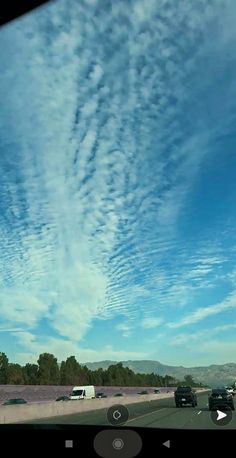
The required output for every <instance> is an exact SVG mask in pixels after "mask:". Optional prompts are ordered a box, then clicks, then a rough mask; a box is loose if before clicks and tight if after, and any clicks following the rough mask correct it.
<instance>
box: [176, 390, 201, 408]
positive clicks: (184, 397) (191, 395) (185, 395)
mask: <svg viewBox="0 0 236 458" xmlns="http://www.w3.org/2000/svg"><path fill="white" fill-rule="evenodd" d="M174 398H175V405H176V407H182V406H183V405H188V404H190V405H191V406H192V407H196V406H197V395H196V392H195V391H194V390H193V389H192V387H191V386H178V388H177V389H176V391H175V392H174Z"/></svg>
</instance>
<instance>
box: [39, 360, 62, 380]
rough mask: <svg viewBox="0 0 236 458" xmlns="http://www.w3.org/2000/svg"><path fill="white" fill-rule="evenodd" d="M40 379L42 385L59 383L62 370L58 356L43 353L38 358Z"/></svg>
mask: <svg viewBox="0 0 236 458" xmlns="http://www.w3.org/2000/svg"><path fill="white" fill-rule="evenodd" d="M37 362H38V367H39V369H38V381H39V384H40V385H58V384H59V383H60V371H59V366H58V363H57V358H55V356H54V355H52V354H51V353H42V354H41V355H39V359H38V361H37Z"/></svg>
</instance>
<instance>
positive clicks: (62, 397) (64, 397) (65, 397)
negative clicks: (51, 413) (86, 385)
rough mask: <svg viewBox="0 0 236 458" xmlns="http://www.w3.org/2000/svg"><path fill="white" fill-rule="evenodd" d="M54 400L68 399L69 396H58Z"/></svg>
mask: <svg viewBox="0 0 236 458" xmlns="http://www.w3.org/2000/svg"><path fill="white" fill-rule="evenodd" d="M56 401H70V398H69V396H59V397H58V398H57V399H56Z"/></svg>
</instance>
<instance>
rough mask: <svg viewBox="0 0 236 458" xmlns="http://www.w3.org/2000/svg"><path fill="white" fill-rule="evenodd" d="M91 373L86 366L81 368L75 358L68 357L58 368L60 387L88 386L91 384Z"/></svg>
mask: <svg viewBox="0 0 236 458" xmlns="http://www.w3.org/2000/svg"><path fill="white" fill-rule="evenodd" d="M91 379H92V377H91V371H90V370H89V369H88V368H87V367H86V366H81V365H80V364H79V363H78V361H77V360H76V358H75V356H69V357H68V358H67V359H66V361H62V363H61V367H60V383H61V385H88V384H89V383H91Z"/></svg>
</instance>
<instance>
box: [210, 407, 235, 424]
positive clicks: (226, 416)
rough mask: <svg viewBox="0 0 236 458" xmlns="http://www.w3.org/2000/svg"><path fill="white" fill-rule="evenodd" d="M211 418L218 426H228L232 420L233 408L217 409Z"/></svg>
mask: <svg viewBox="0 0 236 458" xmlns="http://www.w3.org/2000/svg"><path fill="white" fill-rule="evenodd" d="M211 419H212V421H213V423H215V425H217V426H227V425H228V424H229V423H230V422H231V420H232V411H231V410H226V411H224V412H223V411H222V410H216V411H213V412H211Z"/></svg>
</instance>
